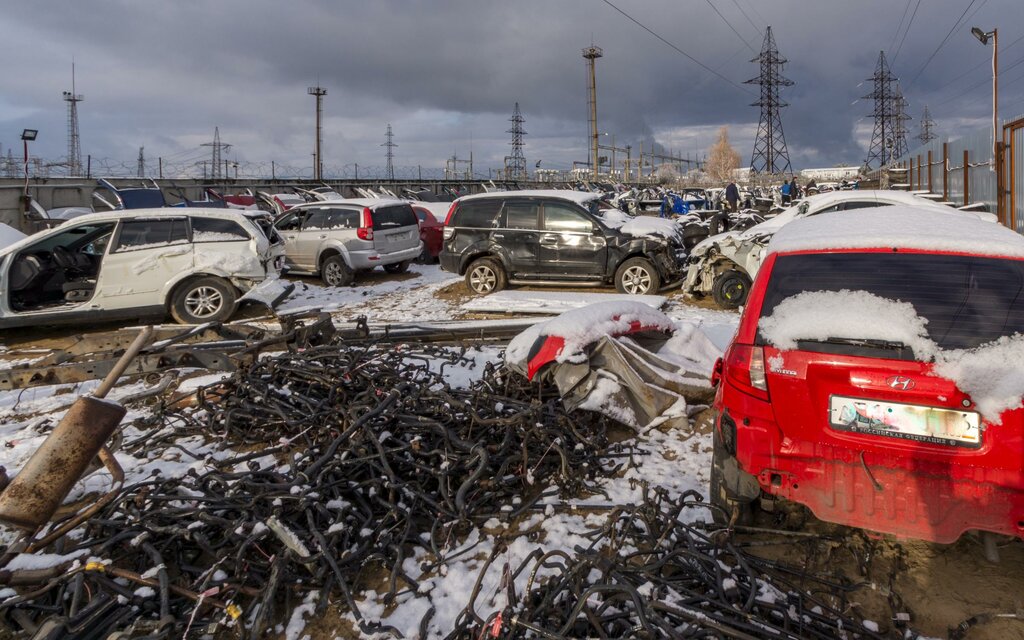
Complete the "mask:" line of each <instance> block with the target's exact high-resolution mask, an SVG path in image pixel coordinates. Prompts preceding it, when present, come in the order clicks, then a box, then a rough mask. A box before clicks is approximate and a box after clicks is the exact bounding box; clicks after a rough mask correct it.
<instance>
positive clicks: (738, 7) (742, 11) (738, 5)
mask: <svg viewBox="0 0 1024 640" xmlns="http://www.w3.org/2000/svg"><path fill="white" fill-rule="evenodd" d="M908 2H909V0H908ZM732 3H733V4H734V5H736V8H737V9H739V10H740V13H742V14H743V17H744V18H746V19H747V22H749V23H750V26H752V27H754V31H756V32H758V33H761V28H760V27H759V26H757V25H756V24H754V21H753V20H751V19H750V16H748V15H747V12H746V11H744V10H743V6H742V5H740V3H739V0H732Z"/></svg>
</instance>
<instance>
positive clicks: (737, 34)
mask: <svg viewBox="0 0 1024 640" xmlns="http://www.w3.org/2000/svg"><path fill="white" fill-rule="evenodd" d="M704 1H705V2H707V3H708V6H709V7H711V8H712V9H713V10H714V12H715V13H717V14H718V17H719V18H721V19H722V21H723V22H725V24H727V25H728V26H729V28H730V29H732V32H733V33H735V34H736V37H737V38H739V39H740V40H742V41H743V44H745V45H747V48H748V49H750V50H751V51H752V52H754V53H757V49H755V48H754V47H752V46H750V43H749V42H747V39H746V38H744V37H743V36H741V35H740V32H739V31H737V30H736V27H734V26H732V23H731V22H729V21H728V20H727V19H726V17H725V16H723V15H722V12H721V11H719V10H718V7H716V6H715V5H713V4H711V0H704Z"/></svg>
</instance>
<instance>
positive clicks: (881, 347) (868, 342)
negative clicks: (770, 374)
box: [796, 338, 915, 360]
mask: <svg viewBox="0 0 1024 640" xmlns="http://www.w3.org/2000/svg"><path fill="white" fill-rule="evenodd" d="M796 344H797V349H799V350H801V351H812V352H818V353H835V354H839V355H851V356H866V357H877V358H892V359H896V360H914V359H915V358H914V350H913V349H911V348H910V347H908V346H907V345H905V344H903V343H902V342H899V341H894V340H877V339H871V338H826V339H824V340H797V343H796Z"/></svg>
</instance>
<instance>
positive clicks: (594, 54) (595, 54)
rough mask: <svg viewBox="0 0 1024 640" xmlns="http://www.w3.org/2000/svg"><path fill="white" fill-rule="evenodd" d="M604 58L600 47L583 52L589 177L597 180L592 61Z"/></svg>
mask: <svg viewBox="0 0 1024 640" xmlns="http://www.w3.org/2000/svg"><path fill="white" fill-rule="evenodd" d="M602 56H604V51H602V50H601V47H595V46H594V45H590V46H589V47H587V48H586V49H584V50H583V58H584V59H585V60H586V61H587V118H588V119H589V120H590V168H591V175H592V176H593V177H594V179H595V180H596V179H597V173H598V169H599V167H598V164H599V162H600V159H599V158H598V156H597V154H598V151H597V137H598V135H599V134H598V133H597V75H596V73H595V71H594V61H595V60H597V59H598V58H600V57H602Z"/></svg>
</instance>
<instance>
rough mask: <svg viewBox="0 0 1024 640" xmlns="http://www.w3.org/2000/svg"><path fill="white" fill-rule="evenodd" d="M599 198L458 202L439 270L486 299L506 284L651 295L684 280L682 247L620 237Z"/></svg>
mask: <svg viewBox="0 0 1024 640" xmlns="http://www.w3.org/2000/svg"><path fill="white" fill-rule="evenodd" d="M599 198H600V194H594V193H584V192H580V191H509V192H501V193H487V194H480V195H475V196H466V197H463V198H459V199H458V200H456V201H455V202H454V203H453V204H452V207H451V209H450V210H449V211H448V218H447V220H446V221H445V227H444V243H443V245H442V247H441V255H440V259H441V268H442V269H444V270H445V271H450V272H452V273H457V274H459V275H465V277H466V286H468V287H469V288H470V290H472V291H473V292H474V293H477V294H480V295H486V294H488V293H492V292H494V291H499V290H501V289H502V288H504V287H505V285H506V284H521V283H523V284H525V283H527V282H529V283H532V284H569V285H573V284H575V285H593V284H610V283H612V282H614V283H615V287H616V288H617V289H618V290H619V291H620V292H622V293H632V294H653V293H657V292H658V290H659V289H660V288H661V287H662V284H667V283H670V282H674V281H677V280H679V279H680V278H681V277H682V269H683V264H682V262H681V261H680V260H678V258H677V254H678V248H677V247H670V246H669V243H668V242H667V241H665V240H663V239H661V238H656V237H648V236H643V237H636V236H631V235H625V234H622V233H619V232H618V231H616V230H615V229H612V228H611V227H609V226H608V225H607V224H605V223H604V222H603V221H602V220H601V217H600V213H599V212H600V206H601V205H600V204H599Z"/></svg>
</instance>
